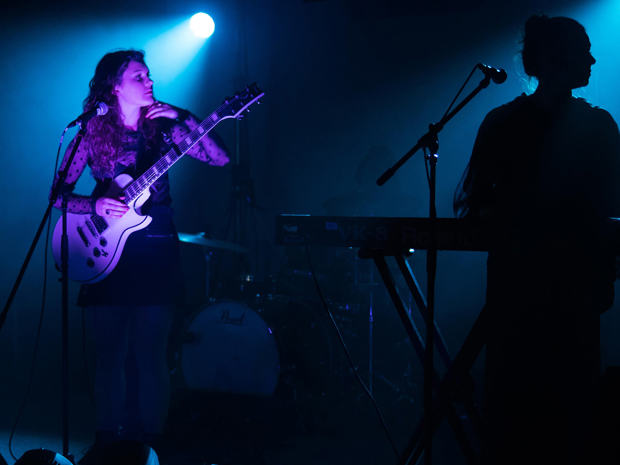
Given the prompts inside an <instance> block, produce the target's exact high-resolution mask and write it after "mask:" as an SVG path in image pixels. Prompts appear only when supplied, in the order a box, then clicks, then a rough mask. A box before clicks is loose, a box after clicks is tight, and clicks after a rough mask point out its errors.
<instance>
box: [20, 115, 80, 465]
mask: <svg viewBox="0 0 620 465" xmlns="http://www.w3.org/2000/svg"><path fill="white" fill-rule="evenodd" d="M67 129H68V127H66V128H65V129H64V130H63V132H62V134H61V136H60V142H59V144H58V150H57V151H56V163H55V164H54V176H53V178H52V179H53V180H55V177H56V170H57V168H58V161H59V160H60V149H61V148H62V143H63V140H64V138H65V134H66V132H67ZM52 183H53V181H52ZM51 224H52V216H51V215H50V216H49V217H48V219H47V230H46V233H45V247H44V248H43V287H42V290H41V312H40V314H39V323H38V325H37V333H36V336H35V341H34V350H33V351H32V361H31V362H30V373H29V375H28V384H27V386H26V391H25V393H24V397H23V399H22V402H21V404H20V406H19V408H18V409H17V415H16V416H15V420H14V421H13V426H12V427H11V432H10V434H9V454H11V457H12V458H13V460H16V461H17V457H16V456H15V454H14V453H13V437H14V436H15V432H16V431H17V425H18V424H19V421H20V420H21V417H22V415H23V413H24V409H25V408H26V405H27V404H28V398H29V397H30V391H31V390H32V383H33V381H34V370H35V367H36V363H37V356H38V353H39V342H40V341H41V328H42V327H43V316H44V314H45V301H46V297H47V265H48V264H47V257H48V255H49V254H48V251H49V239H50V228H51Z"/></svg>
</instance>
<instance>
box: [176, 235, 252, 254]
mask: <svg viewBox="0 0 620 465" xmlns="http://www.w3.org/2000/svg"><path fill="white" fill-rule="evenodd" d="M178 235H179V240H180V241H181V242H187V243H189V244H196V245H201V246H203V247H207V248H209V249H219V250H229V251H231V252H237V253H247V252H248V249H246V248H245V247H242V246H240V245H238V244H235V243H233V242H226V241H218V240H216V239H209V238H208V237H206V236H205V233H203V232H199V233H196V234H190V233H184V232H180V233H178Z"/></svg>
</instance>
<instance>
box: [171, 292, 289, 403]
mask: <svg viewBox="0 0 620 465" xmlns="http://www.w3.org/2000/svg"><path fill="white" fill-rule="evenodd" d="M181 368H182V370H183V378H184V380H185V384H186V385H187V387H188V388H190V389H198V390H205V391H212V392H226V393H234V394H248V395H258V396H270V395H273V393H274V391H275V389H276V386H277V385H278V380H279V377H280V358H279V354H278V348H277V345H276V341H275V339H274V336H273V332H272V330H271V328H269V327H268V326H267V324H266V323H265V321H264V320H263V319H262V318H261V317H260V316H259V315H258V314H257V313H256V312H254V311H253V310H252V309H250V308H249V307H247V306H246V305H243V304H240V303H237V302H232V301H230V302H218V303H216V304H213V305H210V306H208V307H206V308H204V309H203V310H201V311H200V312H199V313H198V314H197V315H196V316H195V317H194V318H193V319H192V321H191V323H190V326H189V330H188V334H187V338H186V342H185V343H184V344H183V347H182V356H181Z"/></svg>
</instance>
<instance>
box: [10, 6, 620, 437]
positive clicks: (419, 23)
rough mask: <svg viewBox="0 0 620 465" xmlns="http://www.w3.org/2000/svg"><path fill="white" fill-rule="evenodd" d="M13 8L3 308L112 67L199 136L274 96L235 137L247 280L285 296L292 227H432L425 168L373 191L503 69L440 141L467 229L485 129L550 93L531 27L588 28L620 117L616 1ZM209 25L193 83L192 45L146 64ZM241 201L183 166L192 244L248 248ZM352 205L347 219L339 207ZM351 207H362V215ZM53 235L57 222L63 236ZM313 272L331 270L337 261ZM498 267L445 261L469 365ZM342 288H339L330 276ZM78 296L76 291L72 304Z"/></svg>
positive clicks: (55, 363)
mask: <svg viewBox="0 0 620 465" xmlns="http://www.w3.org/2000/svg"><path fill="white" fill-rule="evenodd" d="M4 8H5V11H4V12H3V14H2V19H1V20H0V21H1V23H0V47H1V49H0V58H1V60H2V68H1V69H2V74H1V76H2V77H1V78H0V79H1V80H0V104H1V107H0V118H1V120H0V140H2V145H3V147H2V152H1V154H0V157H2V158H1V159H2V170H1V171H0V172H1V174H0V199H1V201H2V206H3V207H2V213H1V214H0V231H1V234H2V236H1V237H2V246H1V250H2V259H1V261H0V297H1V298H2V302H3V304H4V301H5V299H6V297H8V294H9V291H10V289H11V286H12V284H13V282H14V279H15V277H16V275H17V272H18V270H19V267H20V265H21V262H22V260H23V258H24V256H25V253H26V250H27V247H28V245H29V243H30V240H31V238H32V236H33V234H34V231H35V229H36V226H37V225H38V223H39V221H40V217H41V215H42V213H43V211H44V209H45V206H46V201H47V195H48V189H49V184H50V180H51V178H52V175H53V168H54V152H55V150H56V145H57V141H58V137H59V135H60V132H61V130H62V128H63V127H64V125H65V124H66V123H67V122H68V121H70V120H71V119H73V118H74V117H75V116H76V115H77V114H79V113H80V112H81V102H82V99H83V98H84V97H85V96H86V93H87V83H88V80H89V79H90V77H91V76H92V73H93V71H94V67H95V65H96V63H97V61H98V59H99V58H100V57H101V56H102V55H103V54H104V53H106V52H108V51H110V50H113V49H116V48H130V47H133V48H139V49H145V48H146V50H147V56H146V60H147V64H150V65H151V68H152V71H153V78H154V80H155V92H156V95H157V97H158V98H159V99H161V100H163V101H167V102H170V103H173V104H176V105H178V106H182V107H185V108H188V109H190V110H191V111H193V112H194V113H195V114H197V115H199V116H204V115H206V114H208V113H209V112H210V111H212V109H214V108H215V107H217V106H218V105H219V103H220V102H221V100H222V99H223V97H224V96H226V95H231V94H233V93H234V92H235V91H236V90H238V89H239V88H241V87H242V86H243V85H244V83H247V82H253V81H256V82H258V83H259V85H260V86H261V87H262V88H263V90H264V91H265V92H266V96H265V98H264V101H263V104H262V105H261V106H260V107H257V108H253V109H252V112H251V113H250V114H249V115H248V116H247V117H246V118H245V119H244V120H243V121H242V122H240V123H239V129H240V132H239V134H241V135H242V136H243V137H241V144H240V156H241V160H242V162H243V163H244V166H246V167H247V170H248V173H249V174H250V176H251V178H252V180H253V183H254V188H255V198H256V203H257V204H258V205H259V206H260V209H256V210H251V211H250V213H249V214H248V215H247V222H246V227H245V231H247V237H246V239H245V240H244V242H245V244H244V245H246V246H248V247H249V248H250V250H251V253H250V254H249V256H250V263H249V265H248V266H247V271H248V272H250V273H252V274H253V275H254V276H255V278H256V280H257V281H266V280H267V279H268V277H269V276H273V277H275V278H274V279H276V280H277V279H281V276H280V274H281V270H282V269H283V268H284V267H285V266H286V260H287V256H286V253H285V251H284V250H283V248H282V247H278V246H275V245H274V241H273V223H274V217H275V215H276V214H277V213H280V212H287V213H310V214H316V215H321V214H328V213H329V214H337V215H376V216H425V215H426V214H427V208H428V207H427V204H428V187H427V183H426V178H425V173H424V166H423V163H422V159H421V157H420V156H419V155H418V156H416V157H414V158H413V159H412V160H411V161H410V162H409V163H408V164H407V165H406V166H405V167H404V168H402V169H401V170H400V171H399V173H398V174H397V175H396V176H395V177H394V178H393V179H392V180H391V181H390V183H389V184H388V185H386V186H385V187H384V188H378V187H376V186H375V184H374V179H375V178H376V177H377V176H378V175H379V174H381V172H382V171H383V170H384V169H386V168H387V167H389V166H390V165H391V164H392V163H394V162H395V161H396V160H397V159H398V158H399V157H400V156H401V155H402V154H403V153H405V152H406V151H407V150H408V149H409V147H411V146H412V145H413V144H414V143H415V141H416V140H417V138H418V137H419V136H420V135H421V134H422V133H423V132H424V131H425V130H426V127H427V125H428V123H430V122H434V121H437V120H439V118H440V117H441V115H442V114H443V111H444V110H445V108H446V107H447V105H448V104H449V102H450V100H451V99H452V97H453V95H454V93H455V92H456V90H457V89H458V88H459V86H460V85H461V83H462V82H463V80H464V79H465V77H466V76H467V74H468V73H469V72H470V70H471V69H472V67H473V66H474V65H475V64H476V63H478V62H486V63H489V64H492V65H494V66H497V67H502V68H504V69H506V71H507V73H508V80H507V81H506V82H505V83H504V84H502V85H501V86H497V85H494V84H492V85H491V86H490V87H489V88H488V89H487V90H485V91H483V92H482V93H481V94H480V95H479V96H478V97H477V98H476V99H475V100H474V101H473V102H472V103H471V104H470V105H469V106H467V107H466V108H465V110H463V112H462V113H460V114H459V115H458V116H457V117H456V118H455V119H454V120H453V121H452V122H451V123H450V124H449V125H448V126H447V127H446V128H445V130H444V131H443V133H442V135H441V138H440V142H441V150H440V156H441V158H440V161H439V168H438V170H439V171H438V172H439V175H438V198H437V201H438V210H439V215H440V216H452V208H451V207H452V196H453V193H454V189H455V187H456V185H457V183H458V180H459V178H460V176H461V174H462V172H463V169H464V167H465V165H466V163H467V160H468V157H469V154H470V151H471V147H472V144H473V141H474V138H475V133H476V129H477V127H478V125H479V124H480V122H481V120H482V118H483V117H484V115H485V114H486V113H487V112H488V111H489V110H490V109H492V108H494V107H496V106H498V105H500V104H502V103H504V102H506V101H508V100H510V99H512V98H514V97H516V96H517V95H518V94H520V93H522V92H531V91H532V90H533V88H535V82H532V81H531V80H529V79H528V78H527V77H526V76H525V74H524V73H523V70H522V66H521V64H520V58H519V50H520V45H519V40H520V37H521V29H522V25H523V23H524V22H525V20H526V19H527V17H528V16H530V15H531V14H533V13H546V14H549V15H565V16H571V17H574V18H575V19H577V20H579V21H580V22H582V23H583V24H584V25H585V26H586V29H587V31H588V33H589V34H590V38H591V42H592V53H593V55H594V56H595V58H596V59H597V60H598V63H597V64H596V65H595V66H594V68H593V73H592V79H591V83H590V85H589V86H588V87H587V88H585V89H580V90H578V91H577V92H576V95H580V96H583V97H585V98H586V99H588V100H589V101H590V102H592V103H593V104H595V105H599V106H601V107H603V108H606V109H607V110H608V111H610V113H611V114H612V116H614V118H616V119H617V118H618V117H619V116H620V95H619V93H618V90H617V89H618V86H617V84H616V76H617V75H618V64H617V51H616V47H617V44H618V43H619V42H618V39H619V38H620V37H619V35H620V32H618V31H620V27H619V22H620V10H619V9H618V6H617V2H612V1H589V2H585V1H584V2H580V1H552V0H548V1H543V0H537V1H535V0H527V1H521V2H511V3H505V2H497V1H495V2H492V1H475V2H462V1H447V0H445V1H436V2H428V3H423V2H419V1H410V2H404V1H395V0H390V1H383V2H378V1H370V0H357V1H354V0H323V1H305V2H304V1H302V0H288V1H287V0H264V1H250V0H236V1H202V2H200V1H192V0H181V1H177V2H166V1H161V0H150V1H148V2H147V1H144V2H141V1H133V2H129V3H126V2H121V1H106V2H103V1H94V2H77V1H62V2H22V3H21V4H13V5H12V6H10V7H4ZM199 10H202V11H205V12H208V13H209V14H210V15H211V16H212V17H213V18H214V19H215V23H216V30H215V34H214V35H213V36H212V37H211V38H209V39H208V41H207V42H206V44H205V45H204V46H203V48H202V49H201V50H200V51H199V52H198V54H197V55H196V57H195V58H194V59H193V60H192V61H190V62H188V64H187V66H186V68H185V69H183V70H181V71H180V72H179V73H178V74H177V75H176V76H175V75H173V74H170V73H168V74H167V72H168V71H169V70H168V67H167V64H166V63H167V60H170V61H171V62H172V61H174V59H175V58H176V57H175V55H176V54H177V50H178V51H179V54H181V53H180V50H181V48H182V47H183V45H182V44H176V45H174V46H172V47H171V48H168V49H167V50H166V51H165V53H159V54H158V53H157V52H156V51H155V52H152V53H149V51H150V50H152V47H151V48H149V47H147V46H146V44H148V42H149V40H150V39H151V38H154V37H157V36H160V35H161V34H163V33H164V32H166V30H167V29H168V28H171V27H172V26H174V25H176V24H178V23H179V22H180V21H182V20H183V19H186V18H188V17H189V16H191V14H193V13H194V12H196V11H199ZM175 47H177V48H178V49H177V48H175ZM155 50H157V49H155ZM160 51H161V50H160ZM479 79H481V75H480V73H477V74H475V75H474V78H473V79H472V81H471V83H470V87H469V88H470V89H471V88H473V86H474V85H475V83H477V82H478V80H479ZM235 124H236V123H234V122H233V121H231V120H228V121H224V122H222V123H221V125H220V126H219V127H218V128H217V131H218V133H219V134H220V135H221V136H222V138H223V140H224V141H225V143H226V145H227V146H228V148H229V149H230V150H231V153H234V150H235V147H236V142H235ZM68 137H72V135H70V136H68ZM65 142H66V141H65ZM87 178H88V176H87V175H85V176H84V179H83V180H82V181H81V182H80V184H78V189H77V190H78V191H79V192H83V193H89V191H90V189H91V188H92V183H91V182H90V181H89V180H88V179H87ZM231 181H232V180H231V168H230V167H225V168H219V169H218V168H213V167H209V166H205V165H201V164H200V163H198V162H196V161H195V160H190V159H188V160H183V161H181V162H180V163H179V164H178V165H177V166H175V168H173V170H172V171H171V182H172V190H173V197H174V205H175V210H176V221H177V227H178V229H179V231H184V232H192V233H193V232H198V231H209V232H210V233H211V234H212V235H213V237H216V238H218V239H229V240H230V239H232V238H231V237H230V234H227V228H226V224H227V214H229V213H230V199H231ZM524 182H527V180H524ZM339 198H345V199H349V200H348V201H345V202H342V201H340V202H339V201H336V200H333V199H339ZM354 198H362V199H364V201H363V202H360V203H358V204H356V205H354V204H353V202H352V200H351V199H354ZM329 199H332V201H331V202H330V203H326V202H327V201H328V200H329ZM57 216H58V213H57V212H54V221H55V219H56V217H57ZM41 245H42V244H41ZM41 245H40V246H39V248H38V249H37V252H36V254H35V256H34V258H33V260H32V263H31V265H30V267H29V269H28V272H27V273H26V275H25V278H24V281H23V283H22V286H21V289H20V292H19V294H18V297H17V298H16V299H15V302H14V304H13V308H12V309H11V313H10V314H9V318H8V320H7V323H6V325H5V327H4V328H3V331H2V333H0V373H1V378H0V379H1V381H0V394H1V398H0V423H1V424H4V425H8V424H9V423H10V422H11V421H12V419H13V417H14V414H15V411H16V405H17V400H18V399H20V398H21V393H23V390H24V387H25V383H26V379H27V376H26V375H27V368H28V366H29V363H30V362H29V361H30V357H31V353H32V349H33V343H34V335H35V329H36V323H37V321H38V315H39V308H40V291H41V287H42V274H43V257H42V250H43V249H42V246H41ZM315 253H316V254H317V257H318V256H320V255H321V253H322V252H320V251H315ZM184 256H185V257H186V259H187V262H188V265H187V267H188V268H187V269H186V273H187V275H188V276H189V277H188V282H189V283H190V284H191V286H193V285H195V284H196V283H197V282H199V281H200V278H199V277H197V276H199V273H200V260H201V258H200V257H201V256H200V252H199V251H198V250H197V249H192V248H187V247H186V248H185V249H184ZM50 257H51V255H50ZM424 258H425V256H424V252H423V251H419V252H416V253H415V255H414V256H413V258H412V259H411V263H412V265H413V267H414V269H415V270H417V271H418V273H419V276H418V277H419V278H420V280H421V284H422V285H424V272H423V270H424V268H423V264H424ZM317 259H318V258H317ZM485 260H486V256H485V255H484V254H481V253H465V252H459V253H457V252H450V253H448V252H443V253H440V256H439V272H438V282H437V320H438V323H439V326H440V328H441V329H442V330H443V332H444V336H445V337H446V340H447V343H448V346H449V347H450V348H451V350H452V351H453V352H454V351H456V350H457V349H458V347H459V346H460V344H461V342H462V340H463V338H464V337H465V335H466V334H467V331H468V329H469V327H470V326H471V323H472V322H473V320H474V318H475V316H476V315H477V312H478V311H479V309H480V308H481V306H482V304H483V301H484V283H485V266H484V265H485ZM48 273H49V278H48V279H49V292H48V295H47V303H48V306H47V314H46V318H45V323H44V328H43V335H42V341H41V351H40V354H39V359H38V360H39V361H38V365H37V372H36V378H35V380H36V388H35V390H34V392H33V395H32V402H31V404H30V405H31V407H30V409H29V410H30V412H31V414H30V417H29V418H30V420H27V421H26V423H28V421H31V422H33V421H34V420H33V418H34V417H36V414H34V413H32V412H33V411H37V410H36V408H39V409H41V410H38V412H42V415H43V416H45V417H46V418H49V419H50V421H49V423H50V424H54V423H55V421H56V420H55V419H56V418H58V415H59V407H58V402H57V401H56V399H59V391H60V387H59V386H60V380H59V367H60V364H59V363H60V361H59V358H60V357H59V354H60V344H59V334H60V333H59V323H58V322H59V301H60V298H59V295H60V285H59V283H58V282H57V277H58V273H57V272H56V270H55V269H54V267H53V265H52V264H51V263H50V265H49V266H48ZM326 279H329V280H330V281H331V284H332V285H333V284H334V279H335V278H334V277H333V276H328V275H327V276H326ZM336 284H337V283H336ZM191 286H190V287H191ZM342 286H343V287H346V286H350V284H348V283H346V282H343V283H342ZM76 292H77V287H76V286H72V290H71V295H72V303H73V302H74V301H75V295H76ZM193 292H194V293H196V292H199V291H196V290H195V289H194V291H193ZM328 297H329V296H328ZM615 307H617V305H616V306H615ZM382 311H383V315H385V316H384V318H385V319H394V318H395V316H394V315H393V311H392V309H391V308H385V309H383V310H382ZM617 313H618V312H617V309H616V308H614V309H612V310H611V311H610V312H609V313H608V314H607V315H605V316H603V320H602V322H603V333H602V335H603V360H604V363H605V364H606V365H614V364H616V365H617V364H619V363H620V352H619V350H620V347H618V343H617V338H615V337H613V336H614V334H615V333H616V331H617V329H619V328H620V319H619V317H618V315H617ZM80 315H81V313H80V310H79V309H78V308H77V307H75V306H73V305H72V308H71V353H72V360H71V363H72V379H73V381H74V391H75V395H76V397H79V396H86V394H85V392H86V391H87V387H86V386H87V383H86V382H85V381H84V376H85V375H84V371H83V368H82V366H83V356H82V348H81V317H80ZM360 318H361V317H360ZM382 337H384V339H379V338H378V339H377V341H376V345H377V346H378V347H380V346H381V345H384V346H386V347H387V346H389V344H390V342H391V339H393V337H394V335H393V334H390V333H385V334H384V335H383V336H382ZM398 337H402V334H399V335H398ZM360 363H363V362H360ZM417 405H418V404H416V408H417ZM369 415H371V413H369ZM31 424H35V423H31ZM3 440H4V438H3V437H0V441H3ZM377 441H383V439H382V438H379V439H377Z"/></svg>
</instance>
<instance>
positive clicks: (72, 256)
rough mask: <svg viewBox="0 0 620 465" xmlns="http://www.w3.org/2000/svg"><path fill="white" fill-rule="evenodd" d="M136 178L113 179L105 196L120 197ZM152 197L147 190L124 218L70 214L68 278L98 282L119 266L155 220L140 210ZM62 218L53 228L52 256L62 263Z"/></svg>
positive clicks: (84, 281)
mask: <svg viewBox="0 0 620 465" xmlns="http://www.w3.org/2000/svg"><path fill="white" fill-rule="evenodd" d="M132 181H133V178H132V177H131V176H129V175H127V174H121V175H119V176H117V177H116V178H114V180H113V181H112V183H111V185H110V189H109V190H108V192H107V193H106V194H105V197H117V196H119V195H121V194H122V192H123V190H124V188H125V187H126V186H128V185H129V184H131V182H132ZM149 197H150V192H149V190H148V189H146V190H145V191H144V192H143V193H142V194H140V195H139V196H138V197H137V198H135V199H134V200H133V201H132V202H130V203H129V204H128V206H129V210H127V213H125V214H124V215H123V216H122V217H121V218H103V217H101V216H99V215H97V214H96V213H87V214H75V213H67V235H68V238H69V278H70V279H72V280H74V281H77V282H80V283H96V282H98V281H101V280H102V279H103V278H105V277H106V276H107V275H108V274H110V273H111V272H112V270H113V269H114V268H115V267H116V264H117V263H118V261H119V260H120V258H121V254H122V252H123V248H124V247H125V242H127V239H128V238H129V235H130V234H131V233H133V232H135V231H139V230H140V229H144V228H146V227H147V226H148V225H149V224H150V223H151V221H152V218H151V217H150V216H147V215H141V214H140V207H142V205H144V202H146V201H147V199H148V198H149ZM61 239H62V216H61V217H60V218H59V219H58V222H57V223H56V226H55V227H54V234H53V236H52V253H53V255H54V260H56V263H57V264H58V266H60V264H61V256H60V255H61Z"/></svg>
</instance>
